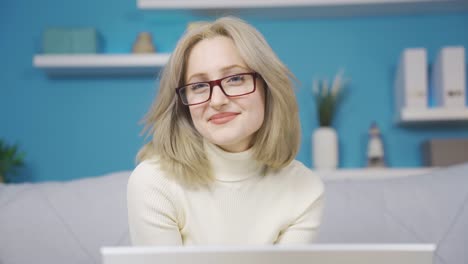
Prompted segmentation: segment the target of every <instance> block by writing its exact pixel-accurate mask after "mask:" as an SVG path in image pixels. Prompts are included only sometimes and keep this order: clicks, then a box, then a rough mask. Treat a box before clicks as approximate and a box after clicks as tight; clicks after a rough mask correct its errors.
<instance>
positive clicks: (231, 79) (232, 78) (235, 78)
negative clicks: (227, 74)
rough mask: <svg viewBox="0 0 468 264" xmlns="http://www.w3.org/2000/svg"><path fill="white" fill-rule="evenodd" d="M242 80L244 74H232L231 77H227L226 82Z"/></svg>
mask: <svg viewBox="0 0 468 264" xmlns="http://www.w3.org/2000/svg"><path fill="white" fill-rule="evenodd" d="M243 80H244V76H242V75H236V76H232V77H231V78H229V79H228V82H229V83H231V82H232V83H239V82H242V81H243Z"/></svg>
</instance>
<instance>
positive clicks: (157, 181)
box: [128, 158, 177, 190]
mask: <svg viewBox="0 0 468 264" xmlns="http://www.w3.org/2000/svg"><path fill="white" fill-rule="evenodd" d="M128 187H129V188H131V187H133V188H136V189H153V190H154V189H166V190H173V189H174V188H177V183H176V182H175V181H174V180H173V179H171V177H169V176H168V175H167V173H165V172H164V171H163V170H162V169H161V164H160V160H159V159H158V158H151V159H146V160H143V161H142V162H140V163H139V164H138V165H137V166H136V167H135V169H134V170H133V171H132V173H131V175H130V178H129V181H128Z"/></svg>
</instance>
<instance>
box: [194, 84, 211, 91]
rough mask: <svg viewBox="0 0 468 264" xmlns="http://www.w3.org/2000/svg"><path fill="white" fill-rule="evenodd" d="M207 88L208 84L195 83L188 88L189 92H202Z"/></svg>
mask: <svg viewBox="0 0 468 264" xmlns="http://www.w3.org/2000/svg"><path fill="white" fill-rule="evenodd" d="M207 87H208V84H206V83H196V84H193V85H191V86H190V90H192V91H197V90H202V89H204V88H207Z"/></svg>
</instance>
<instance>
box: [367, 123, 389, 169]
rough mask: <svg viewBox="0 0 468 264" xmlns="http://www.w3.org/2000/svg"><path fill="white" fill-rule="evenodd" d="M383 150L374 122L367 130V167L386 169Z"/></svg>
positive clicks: (377, 128) (378, 131)
mask: <svg viewBox="0 0 468 264" xmlns="http://www.w3.org/2000/svg"><path fill="white" fill-rule="evenodd" d="M384 156H385V155H384V148H383V143H382V137H381V135H380V130H379V127H378V126H377V124H376V123H375V122H373V123H372V125H371V127H370V128H369V143H368V145H367V167H370V168H379V167H380V168H381V167H386V165H385V159H384Z"/></svg>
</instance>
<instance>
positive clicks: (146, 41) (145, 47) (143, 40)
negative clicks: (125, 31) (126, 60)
mask: <svg viewBox="0 0 468 264" xmlns="http://www.w3.org/2000/svg"><path fill="white" fill-rule="evenodd" d="M132 52H133V53H154V52H155V48H154V45H153V38H152V37H151V33H149V32H141V33H140V34H138V36H137V38H136V40H135V43H133V48H132Z"/></svg>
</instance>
